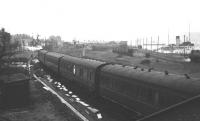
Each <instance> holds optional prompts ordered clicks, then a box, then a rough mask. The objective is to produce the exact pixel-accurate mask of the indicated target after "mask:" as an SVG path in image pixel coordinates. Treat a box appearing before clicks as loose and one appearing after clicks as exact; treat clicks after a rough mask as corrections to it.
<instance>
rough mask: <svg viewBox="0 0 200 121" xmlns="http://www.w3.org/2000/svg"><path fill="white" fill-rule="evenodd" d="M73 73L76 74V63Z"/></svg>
mask: <svg viewBox="0 0 200 121" xmlns="http://www.w3.org/2000/svg"><path fill="white" fill-rule="evenodd" d="M73 74H74V75H75V74H76V66H75V65H74V66H73Z"/></svg>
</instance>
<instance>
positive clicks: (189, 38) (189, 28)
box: [188, 24, 190, 42]
mask: <svg viewBox="0 0 200 121" xmlns="http://www.w3.org/2000/svg"><path fill="white" fill-rule="evenodd" d="M188 37H189V42H190V24H189V36H188Z"/></svg>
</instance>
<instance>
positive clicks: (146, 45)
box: [146, 38, 147, 50]
mask: <svg viewBox="0 0 200 121" xmlns="http://www.w3.org/2000/svg"><path fill="white" fill-rule="evenodd" d="M146 50H147V38H146Z"/></svg>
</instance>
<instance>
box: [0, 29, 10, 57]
mask: <svg viewBox="0 0 200 121" xmlns="http://www.w3.org/2000/svg"><path fill="white" fill-rule="evenodd" d="M10 39H11V35H10V33H8V32H6V31H5V29H4V28H2V29H1V30H0V42H1V43H2V45H1V46H2V47H1V48H2V49H1V53H5V51H6V49H9V48H10V47H9V46H10Z"/></svg>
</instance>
